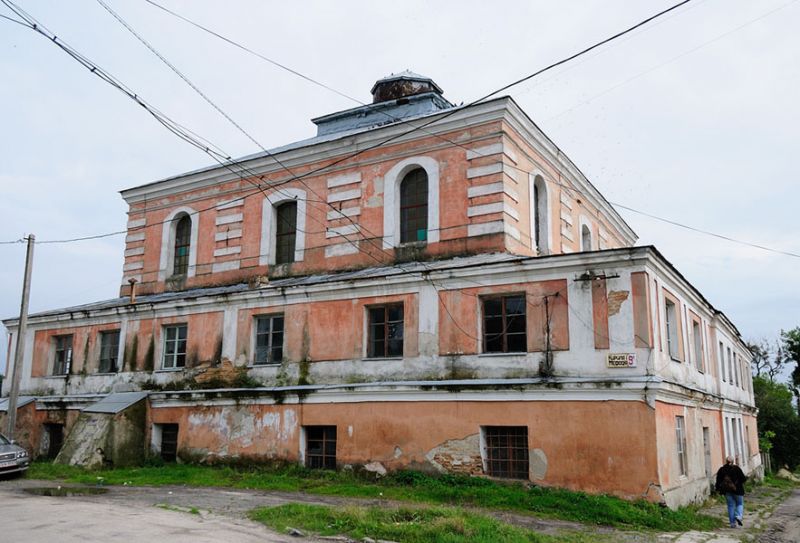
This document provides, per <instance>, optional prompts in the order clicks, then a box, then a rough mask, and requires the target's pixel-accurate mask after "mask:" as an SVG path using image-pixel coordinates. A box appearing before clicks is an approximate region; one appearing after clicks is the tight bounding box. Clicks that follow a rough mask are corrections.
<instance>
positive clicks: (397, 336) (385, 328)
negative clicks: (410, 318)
mask: <svg viewBox="0 0 800 543" xmlns="http://www.w3.org/2000/svg"><path fill="white" fill-rule="evenodd" d="M367 311H368V314H369V330H368V333H369V341H368V343H367V356H368V357H369V358H382V357H393V356H403V304H389V305H382V306H378V307H370V308H368V309H367Z"/></svg>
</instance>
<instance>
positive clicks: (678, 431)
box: [675, 416, 686, 475]
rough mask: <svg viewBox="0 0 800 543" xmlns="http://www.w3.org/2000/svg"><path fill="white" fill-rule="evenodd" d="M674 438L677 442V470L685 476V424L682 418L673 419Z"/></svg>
mask: <svg viewBox="0 0 800 543" xmlns="http://www.w3.org/2000/svg"><path fill="white" fill-rule="evenodd" d="M675 437H676V438H677V440H678V468H679V469H680V474H681V475H686V424H685V422H684V418H683V417H682V416H677V417H675Z"/></svg>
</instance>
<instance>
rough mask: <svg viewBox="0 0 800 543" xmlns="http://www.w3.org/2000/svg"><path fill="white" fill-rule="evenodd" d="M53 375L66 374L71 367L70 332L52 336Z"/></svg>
mask: <svg viewBox="0 0 800 543" xmlns="http://www.w3.org/2000/svg"><path fill="white" fill-rule="evenodd" d="M53 342H54V343H55V351H54V354H53V375H66V374H68V373H69V370H70V368H71V367H72V334H69V335H65V336H55V337H53Z"/></svg>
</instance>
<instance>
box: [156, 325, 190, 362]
mask: <svg viewBox="0 0 800 543" xmlns="http://www.w3.org/2000/svg"><path fill="white" fill-rule="evenodd" d="M187 332H188V326H187V325H185V324H173V325H170V326H165V327H164V356H163V357H162V365H161V367H162V368H164V369H172V368H182V367H184V366H186V335H187Z"/></svg>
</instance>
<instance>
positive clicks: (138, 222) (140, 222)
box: [127, 217, 147, 230]
mask: <svg viewBox="0 0 800 543" xmlns="http://www.w3.org/2000/svg"><path fill="white" fill-rule="evenodd" d="M145 224H147V219H146V218H144V217H143V218H141V219H131V220H129V221H128V225H127V226H128V230H132V229H134V228H141V227H142V226H144V225H145Z"/></svg>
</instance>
